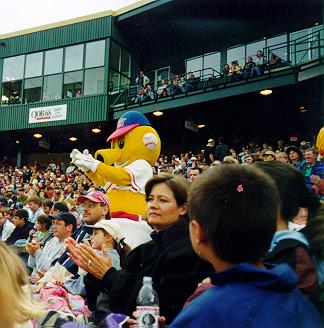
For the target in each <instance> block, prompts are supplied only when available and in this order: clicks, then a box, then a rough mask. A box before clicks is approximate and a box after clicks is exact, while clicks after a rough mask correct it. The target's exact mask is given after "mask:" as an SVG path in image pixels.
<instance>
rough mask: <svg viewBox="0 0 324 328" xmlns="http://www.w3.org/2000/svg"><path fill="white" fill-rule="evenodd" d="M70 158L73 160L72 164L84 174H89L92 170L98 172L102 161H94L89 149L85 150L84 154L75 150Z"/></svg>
mask: <svg viewBox="0 0 324 328" xmlns="http://www.w3.org/2000/svg"><path fill="white" fill-rule="evenodd" d="M70 157H71V159H72V161H71V162H72V163H73V164H75V165H76V166H77V167H78V168H79V169H80V170H81V171H83V172H88V171H90V170H91V171H92V172H96V170H97V167H98V165H99V164H100V161H97V160H96V159H94V158H93V157H92V155H91V154H90V153H89V150H88V149H85V150H84V151H83V153H81V152H80V151H79V150H77V149H73V150H72V152H71V154H70Z"/></svg>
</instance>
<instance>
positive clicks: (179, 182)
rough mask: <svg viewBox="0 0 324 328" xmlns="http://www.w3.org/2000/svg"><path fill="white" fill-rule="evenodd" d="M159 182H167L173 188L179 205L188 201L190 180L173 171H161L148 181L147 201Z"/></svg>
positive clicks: (146, 186)
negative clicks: (172, 172)
mask: <svg viewBox="0 0 324 328" xmlns="http://www.w3.org/2000/svg"><path fill="white" fill-rule="evenodd" d="M159 183H165V184H166V185H167V186H168V187H169V188H170V189H171V190H172V192H173V195H174V198H175V200H176V202H177V205H178V206H182V205H184V204H185V203H187V197H188V188H189V182H188V181H187V180H186V179H185V178H183V177H180V176H177V175H174V174H171V173H161V174H159V175H156V176H154V177H153V178H151V179H150V180H149V181H147V183H146V185H145V198H146V201H148V198H149V196H150V193H151V191H152V189H153V187H154V186H155V185H157V184H159Z"/></svg>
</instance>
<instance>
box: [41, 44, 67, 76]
mask: <svg viewBox="0 0 324 328" xmlns="http://www.w3.org/2000/svg"><path fill="white" fill-rule="evenodd" d="M62 61H63V48H60V49H54V50H49V51H46V52H45V67H44V74H45V75H49V74H55V73H61V72H62Z"/></svg>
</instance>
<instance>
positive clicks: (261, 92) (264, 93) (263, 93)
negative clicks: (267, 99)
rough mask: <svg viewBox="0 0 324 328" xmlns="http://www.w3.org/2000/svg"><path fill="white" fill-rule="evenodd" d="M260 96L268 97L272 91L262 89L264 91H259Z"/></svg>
mask: <svg viewBox="0 0 324 328" xmlns="http://www.w3.org/2000/svg"><path fill="white" fill-rule="evenodd" d="M260 94H261V95H262V96H269V95H271V94H272V90H270V89H264V90H261V91H260Z"/></svg>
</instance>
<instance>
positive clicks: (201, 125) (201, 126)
mask: <svg viewBox="0 0 324 328" xmlns="http://www.w3.org/2000/svg"><path fill="white" fill-rule="evenodd" d="M205 126H206V125H205V124H198V129H202V128H204V127H205Z"/></svg>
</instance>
